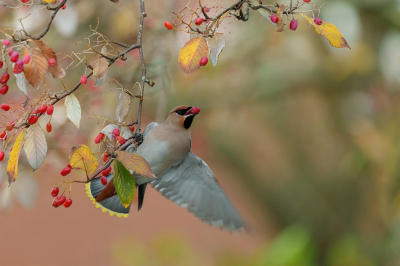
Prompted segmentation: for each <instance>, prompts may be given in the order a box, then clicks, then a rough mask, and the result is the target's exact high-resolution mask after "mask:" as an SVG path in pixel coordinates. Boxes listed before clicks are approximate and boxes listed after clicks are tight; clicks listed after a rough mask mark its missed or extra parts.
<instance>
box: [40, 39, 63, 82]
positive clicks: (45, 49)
mask: <svg viewBox="0 0 400 266" xmlns="http://www.w3.org/2000/svg"><path fill="white" fill-rule="evenodd" d="M32 41H33V42H34V43H35V44H36V46H37V47H38V48H39V49H40V51H41V52H42V53H43V55H44V56H45V57H46V58H47V60H48V59H49V58H53V59H54V60H56V65H55V66H53V67H51V66H49V72H50V73H51V75H53V78H55V79H60V78H63V77H64V76H65V70H64V69H62V68H61V67H59V66H58V62H57V55H56V53H55V52H54V51H53V49H52V48H51V47H49V46H47V45H46V44H44V43H43V42H42V41H39V40H32Z"/></svg>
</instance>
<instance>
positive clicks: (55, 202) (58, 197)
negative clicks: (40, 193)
mask: <svg viewBox="0 0 400 266" xmlns="http://www.w3.org/2000/svg"><path fill="white" fill-rule="evenodd" d="M60 198H61V197H60V196H57V197H55V199H54V200H53V202H52V204H51V205H53V207H54V208H58V207H59V206H60V205H58V200H59V199H60Z"/></svg>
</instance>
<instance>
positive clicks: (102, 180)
mask: <svg viewBox="0 0 400 266" xmlns="http://www.w3.org/2000/svg"><path fill="white" fill-rule="evenodd" d="M100 182H101V183H102V184H103V186H105V185H107V182H108V181H107V177H105V176H102V177H101V178H100Z"/></svg>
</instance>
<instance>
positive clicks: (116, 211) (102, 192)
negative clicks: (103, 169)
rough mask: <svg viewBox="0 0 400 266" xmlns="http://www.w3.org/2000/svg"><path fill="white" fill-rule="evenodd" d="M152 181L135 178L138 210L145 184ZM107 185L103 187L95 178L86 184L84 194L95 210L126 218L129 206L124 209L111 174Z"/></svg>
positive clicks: (141, 203)
mask: <svg viewBox="0 0 400 266" xmlns="http://www.w3.org/2000/svg"><path fill="white" fill-rule="evenodd" d="M152 180H154V179H149V178H143V177H141V176H138V177H136V176H135V182H136V186H137V187H138V193H139V195H138V198H139V201H138V210H140V209H141V208H142V206H143V200H144V193H145V191H146V186H147V183H148V182H150V181H152ZM107 181H108V182H107V185H105V186H104V185H103V184H102V183H101V181H100V178H95V179H93V180H92V181H90V182H89V183H87V184H86V187H85V188H86V194H87V196H88V197H89V198H90V199H91V200H92V201H93V204H95V205H96V208H101V210H102V211H103V212H108V213H109V214H110V215H111V216H114V215H116V216H117V217H124V218H127V217H128V216H129V210H130V208H131V204H130V205H129V206H128V207H127V208H125V207H124V205H122V202H121V200H120V199H119V196H118V194H117V192H116V190H115V186H114V179H113V173H110V174H109V175H108V176H107Z"/></svg>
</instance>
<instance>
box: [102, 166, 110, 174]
mask: <svg viewBox="0 0 400 266" xmlns="http://www.w3.org/2000/svg"><path fill="white" fill-rule="evenodd" d="M110 172H111V167H110V166H109V167H107V168H106V169H104V170H103V171H102V172H101V175H102V176H108V174H109V173H110Z"/></svg>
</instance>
